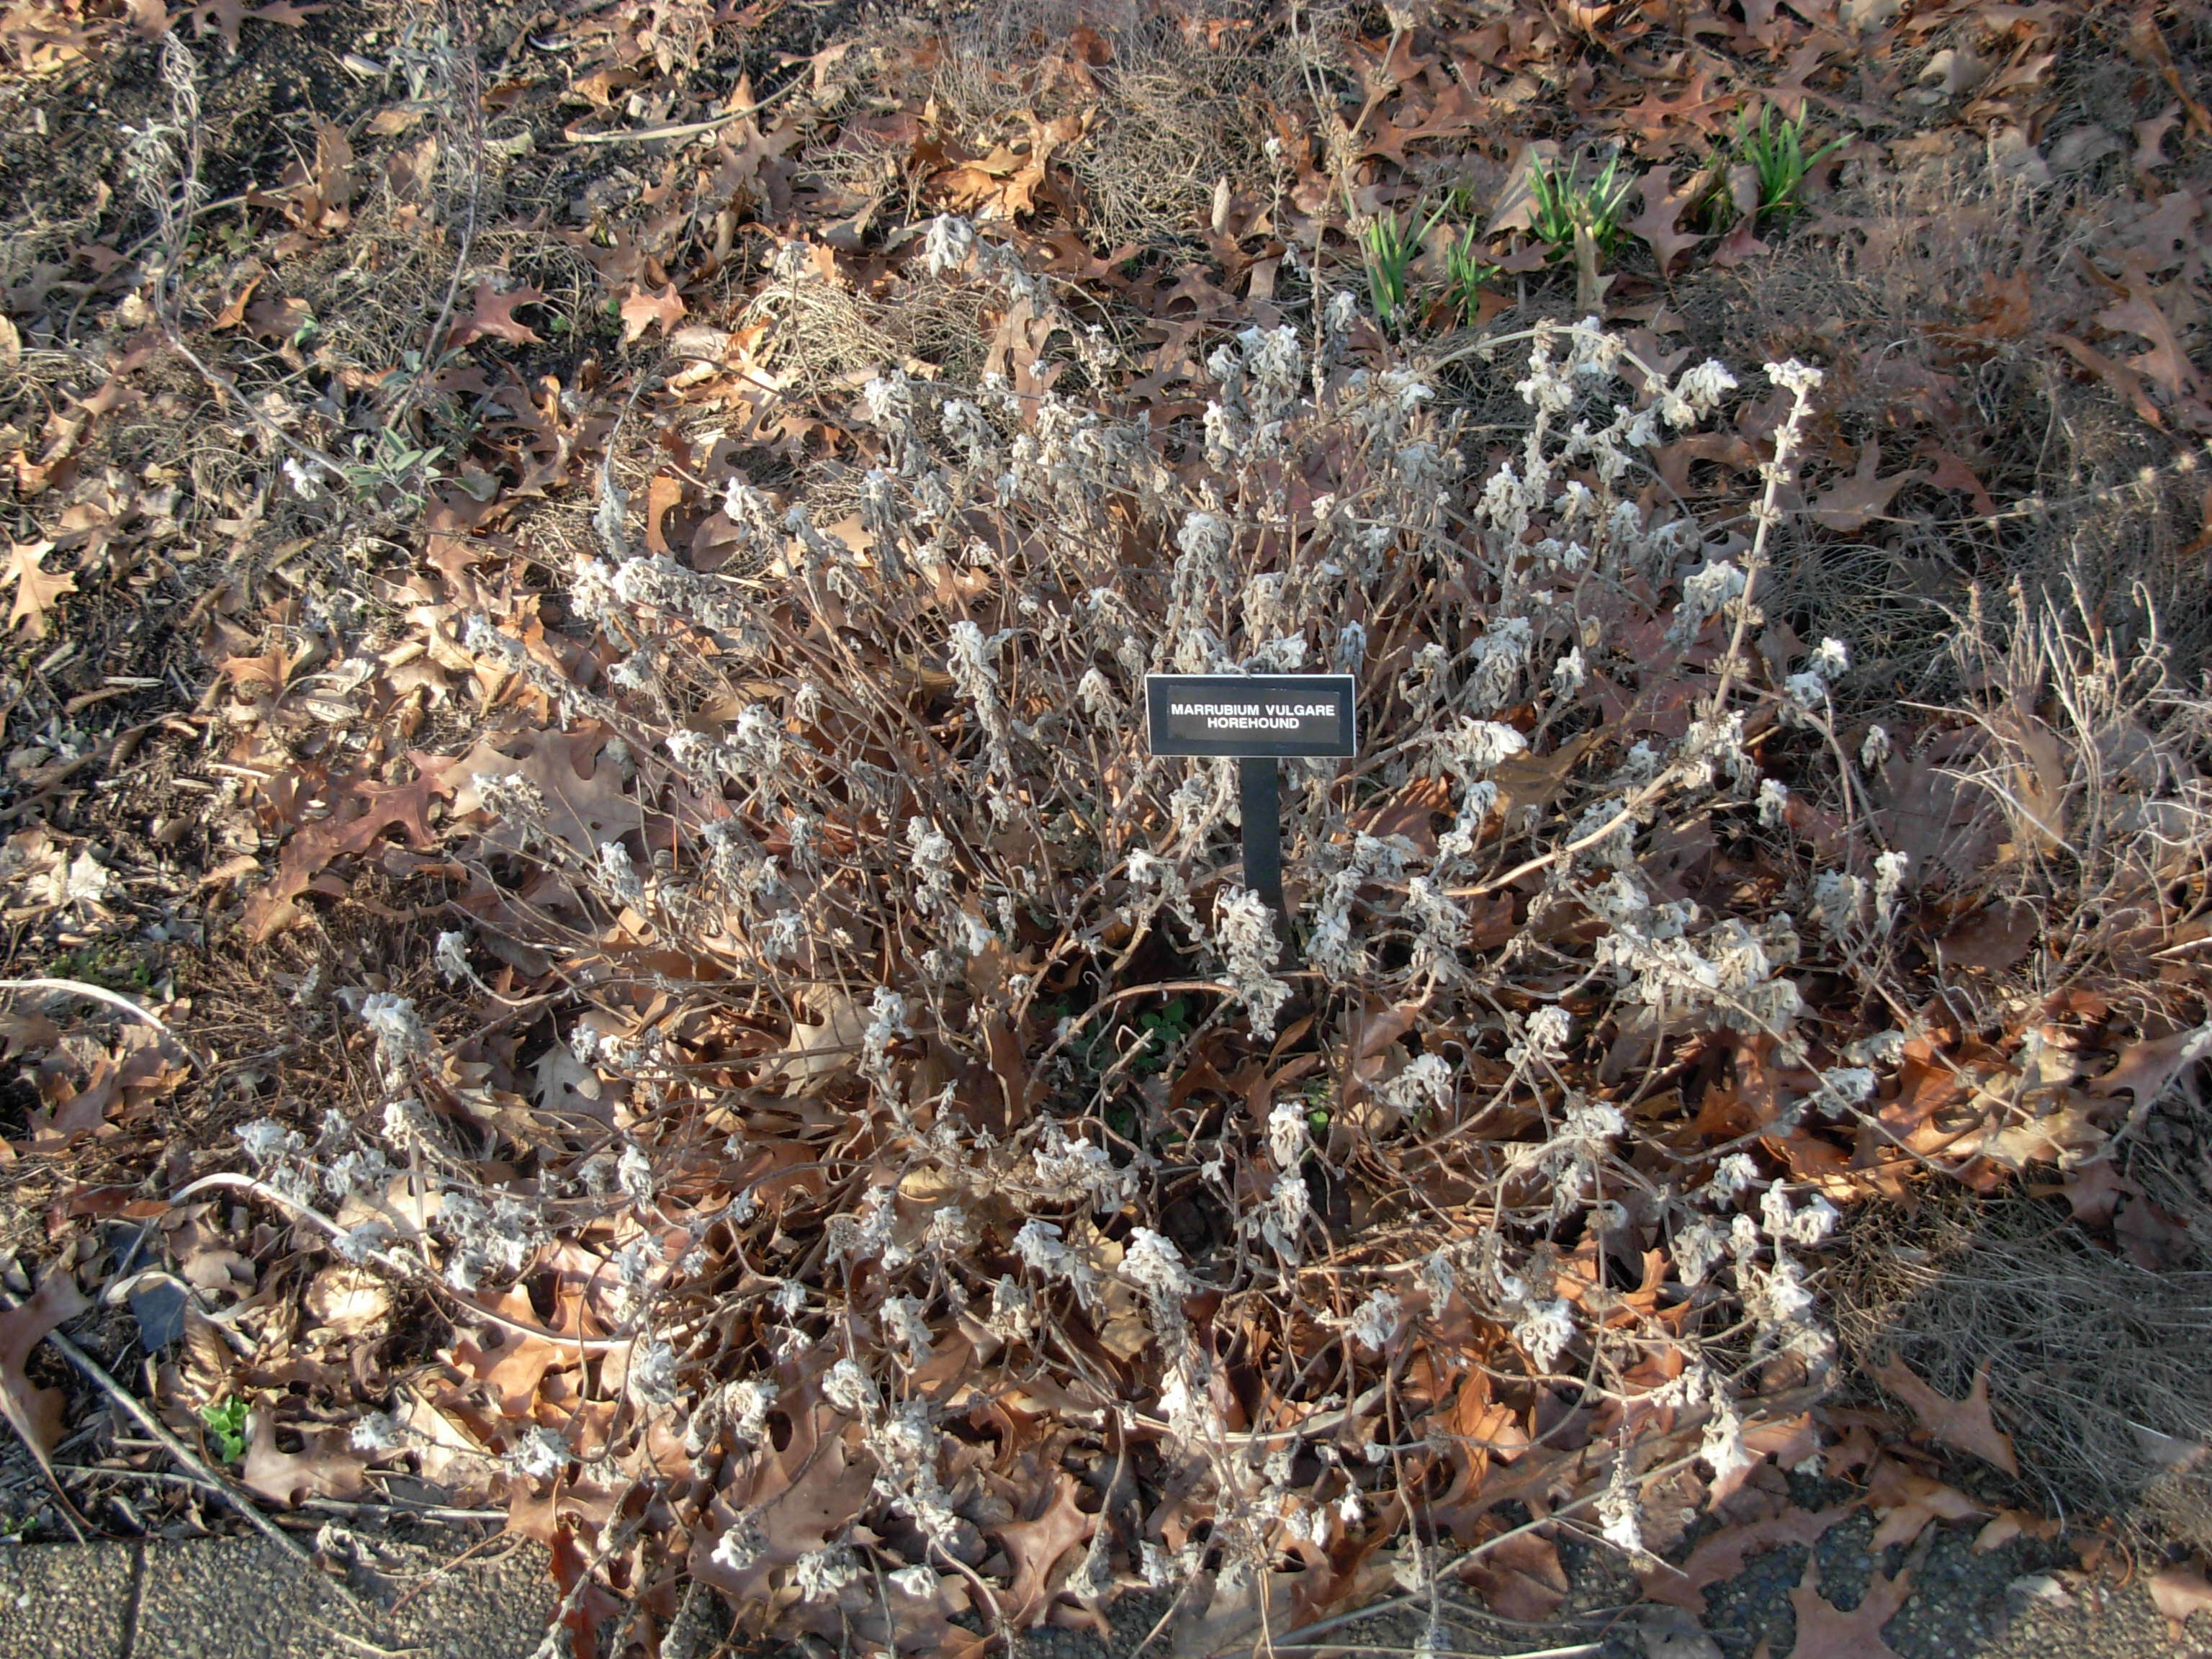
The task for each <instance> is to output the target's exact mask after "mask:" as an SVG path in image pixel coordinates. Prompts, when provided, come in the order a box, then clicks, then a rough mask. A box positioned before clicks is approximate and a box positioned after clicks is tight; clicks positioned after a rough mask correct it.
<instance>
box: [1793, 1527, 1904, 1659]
mask: <svg viewBox="0 0 2212 1659" xmlns="http://www.w3.org/2000/svg"><path fill="white" fill-rule="evenodd" d="M1926 1549H1927V1547H1926V1545H1924V1544H1923V1546H1922V1547H1920V1549H1918V1550H1917V1551H1915V1552H1914V1553H1913V1558H1912V1559H1911V1560H1910V1561H1908V1562H1906V1563H1905V1565H1903V1566H1902V1567H1899V1569H1898V1571H1897V1577H1894V1578H1884V1577H1882V1576H1881V1574H1880V1573H1876V1574H1875V1575H1874V1576H1873V1577H1872V1578H1871V1579H1870V1580H1869V1582H1868V1584H1867V1588H1866V1594H1865V1595H1863V1596H1862V1597H1861V1598H1860V1600H1859V1604H1858V1606H1857V1607H1853V1608H1852V1609H1851V1610H1850V1612H1849V1613H1845V1612H1844V1611H1842V1610H1841V1609H1840V1608H1838V1607H1837V1606H1836V1604H1835V1603H1834V1602H1832V1601H1829V1600H1828V1598H1827V1597H1826V1596H1825V1595H1821V1594H1820V1557H1819V1556H1818V1555H1817V1554H1814V1555H1808V1556H1807V1557H1806V1558H1805V1577H1803V1578H1802V1579H1801V1580H1800V1581H1799V1582H1798V1585H1797V1588H1796V1589H1793V1590H1791V1591H1790V1606H1791V1607H1795V1608H1796V1610H1797V1645H1796V1647H1795V1648H1794V1649H1792V1650H1790V1659H1900V1656H1899V1653H1898V1652H1897V1650H1895V1649H1894V1648H1893V1647H1891V1646H1890V1645H1889V1644H1888V1643H1887V1642H1885V1641H1883V1640H1882V1639H1881V1628H1882V1626H1884V1625H1887V1623H1888V1622H1889V1621H1890V1620H1893V1619H1894V1618H1895V1617H1896V1616H1897V1610H1898V1609H1899V1607H1903V1606H1904V1605H1905V1594H1906V1591H1907V1589H1908V1588H1909V1587H1910V1585H1911V1580H1912V1572H1913V1569H1914V1568H1915V1567H1917V1566H1918V1565H1920V1559H1921V1557H1922V1556H1923V1554H1924V1553H1926Z"/></svg>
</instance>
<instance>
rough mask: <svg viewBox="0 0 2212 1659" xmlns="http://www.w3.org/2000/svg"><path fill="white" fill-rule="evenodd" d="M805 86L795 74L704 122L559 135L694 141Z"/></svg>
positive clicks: (601, 140) (608, 140) (596, 140)
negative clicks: (758, 97) (755, 99)
mask: <svg viewBox="0 0 2212 1659" xmlns="http://www.w3.org/2000/svg"><path fill="white" fill-rule="evenodd" d="M805 84H806V77H805V76H803V75H794V76H792V77H791V79H790V80H788V81H787V82H784V83H783V84H782V85H781V86H780V87H778V88H776V89H775V91H774V92H771V93H770V94H769V95H768V96H767V97H765V98H763V99H762V100H759V101H758V102H757V103H751V104H747V105H746V106H744V108H743V109H733V110H725V111H724V112H722V113H721V114H720V115H711V116H709V117H708V118H707V119H705V120H703V121H685V122H684V123H682V124H680V125H676V126H669V127H638V128H635V129H634V130H633V131H628V132H578V131H575V130H574V128H573V127H572V128H570V129H569V130H568V131H565V132H563V133H562V135H561V136H562V137H563V138H565V139H567V140H568V142H569V143H572V144H646V143H652V142H653V141H654V140H655V139H658V138H694V137H698V135H699V134H701V133H702V132H720V131H721V130H722V129H723V128H724V127H726V126H728V125H730V124H731V123H732V122H733V121H742V120H744V118H746V117H747V116H749V115H757V114H759V113H760V112H762V111H763V110H764V109H766V108H767V107H768V106H769V105H770V104H773V103H775V102H776V101H777V100H780V99H781V98H783V97H785V96H787V94H791V93H793V92H795V91H797V90H798V89H799V88H800V87H802V86H804V85H805Z"/></svg>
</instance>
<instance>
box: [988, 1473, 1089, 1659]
mask: <svg viewBox="0 0 2212 1659" xmlns="http://www.w3.org/2000/svg"><path fill="white" fill-rule="evenodd" d="M1079 1490H1080V1488H1079V1487H1078V1486H1077V1485H1076V1483H1075V1480H1074V1479H1073V1477H1072V1476H1070V1475H1067V1474H1063V1473H1061V1472H1060V1471H1058V1470H1054V1473H1053V1495H1052V1501H1051V1502H1050V1503H1048V1504H1046V1505H1045V1507H1044V1509H1043V1510H1042V1512H1041V1513H1040V1514H1039V1515H1038V1516H1037V1517H1036V1519H1035V1520H1033V1521H1010V1522H1006V1524H1005V1525H1004V1526H1000V1527H994V1528H992V1529H991V1530H992V1532H993V1534H994V1535H995V1536H996V1537H997V1539H998V1541H999V1544H1000V1547H1001V1548H1003V1549H1004V1550H1005V1551H1006V1560H1007V1563H1008V1565H1011V1566H1012V1568H1013V1572H1014V1583H1013V1587H1012V1589H1010V1590H1008V1591H1007V1592H1006V1595H1003V1596H1001V1597H1000V1601H999V1605H1000V1607H1002V1608H1004V1609H1005V1610H1006V1618H1007V1620H1008V1622H1010V1623H1011V1624H1012V1626H1013V1627H1014V1628H1015V1629H1016V1630H1026V1629H1028V1628H1029V1627H1030V1626H1031V1625H1034V1624H1036V1623H1037V1622H1038V1621H1039V1620H1042V1618H1043V1616H1044V1613H1045V1609H1046V1608H1047V1607H1049V1606H1050V1605H1051V1603H1052V1598H1053V1594H1054V1588H1055V1587H1054V1583H1053V1568H1054V1566H1056V1565H1058V1564H1059V1562H1060V1558H1061V1557H1063V1556H1065V1555H1066V1553H1068V1551H1070V1550H1072V1549H1073V1548H1074V1547H1075V1546H1077V1545H1078V1544H1080V1543H1082V1542H1083V1541H1085V1539H1087V1538H1089V1537H1090V1536H1091V1522H1092V1520H1093V1518H1094V1517H1092V1516H1088V1515H1085V1513H1084V1512H1083V1511H1082V1510H1079V1509H1078V1508H1077V1507H1076V1504H1075V1495H1076V1493H1077V1492H1078V1491H1079Z"/></svg>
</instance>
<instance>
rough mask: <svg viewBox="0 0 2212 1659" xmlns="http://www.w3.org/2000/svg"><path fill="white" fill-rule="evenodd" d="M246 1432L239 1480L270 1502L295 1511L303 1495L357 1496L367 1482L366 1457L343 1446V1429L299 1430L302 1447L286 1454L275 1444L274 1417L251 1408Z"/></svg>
mask: <svg viewBox="0 0 2212 1659" xmlns="http://www.w3.org/2000/svg"><path fill="white" fill-rule="evenodd" d="M367 1470H368V1459H367V1458H365V1457H362V1456H361V1455H359V1454H357V1453H356V1452H353V1451H351V1450H349V1449H347V1432H346V1431H345V1430H343V1429H320V1430H314V1429H303V1430H301V1433H300V1449H299V1450H298V1451H295V1452H288V1451H285V1450H283V1449H280V1448H279V1447H278V1445H277V1444H276V1420H275V1419H273V1418H272V1417H270V1414H269V1413H267V1412H254V1413H251V1414H250V1416H249V1417H248V1419H247V1421H246V1461H245V1462H244V1463H243V1464H242V1465H241V1466H240V1470H239V1475H240V1479H241V1480H244V1481H245V1482H246V1485H247V1486H249V1487H251V1488H252V1490H253V1491H255V1492H258V1493H260V1494H261V1496H262V1497H264V1498H267V1499H269V1500H270V1502H271V1503H273V1504H283V1505H284V1506H285V1507H286V1508H288V1509H294V1508H297V1507H298V1505H299V1503H300V1500H301V1498H339V1499H342V1500H343V1499H346V1498H356V1497H358V1496H359V1495H360V1494H361V1492H362V1488H363V1487H364V1486H366V1485H367V1484H368V1481H367V1479H366V1474H367Z"/></svg>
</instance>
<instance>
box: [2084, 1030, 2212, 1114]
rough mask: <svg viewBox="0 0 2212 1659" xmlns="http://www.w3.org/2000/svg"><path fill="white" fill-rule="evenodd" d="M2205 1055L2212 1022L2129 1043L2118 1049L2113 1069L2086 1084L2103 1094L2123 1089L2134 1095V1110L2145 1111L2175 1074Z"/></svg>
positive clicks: (2210, 1047) (2210, 1049)
mask: <svg viewBox="0 0 2212 1659" xmlns="http://www.w3.org/2000/svg"><path fill="white" fill-rule="evenodd" d="M2207 1055H2212V1022H2207V1023H2206V1024H2203V1025H2199V1026H2197V1027H2195V1028H2194V1029H2193V1030H2186V1031H2176V1032H2174V1033H2173V1034H2172V1036H2162V1037H2153V1038H2150V1039H2148V1041H2145V1042H2131V1043H2130V1044H2129V1045H2128V1046H2127V1047H2126V1048H2123V1049H2122V1050H2121V1051H2120V1057H2119V1060H2118V1063H2117V1064H2115V1065H2114V1066H2113V1067H2112V1070H2111V1071H2109V1072H2107V1073H2105V1074H2104V1075H2103V1076H2102V1077H2099V1078H2093V1079H2090V1081H2089V1083H2088V1084H2087V1089H2088V1091H2089V1092H2090V1093H2091V1094H2093V1095H2097V1096H2100V1097H2106V1098H2109V1097H2112V1096H2113V1095H2116V1094H2118V1093H2119V1092H2120V1091H2122V1090H2123V1089H2124V1090H2126V1091H2128V1092H2129V1093H2130V1094H2131V1095H2133V1096H2134V1097H2135V1099H2136V1111H2137V1112H2138V1113H2141V1112H2145V1111H2148V1110H2149V1109H2150V1106H2151V1103H2153V1102H2154V1101H2155V1100H2157V1099H2158V1097H2160V1095H2163V1094H2164V1093H2165V1092H2166V1090H2167V1089H2169V1088H2171V1087H2172V1084H2173V1080H2174V1079H2176V1078H2178V1077H2179V1076H2180V1075H2181V1074H2182V1073H2184V1072H2185V1071H2187V1070H2188V1069H2189V1068H2190V1067H2191V1066H2194V1065H2195V1064H2196V1063H2197V1061H2198V1060H2203V1059H2204V1058H2205V1057H2206V1056H2207Z"/></svg>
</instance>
